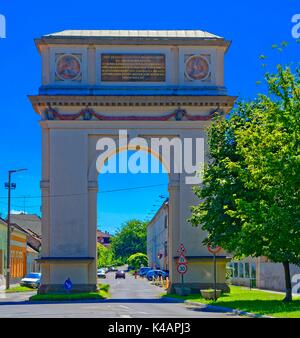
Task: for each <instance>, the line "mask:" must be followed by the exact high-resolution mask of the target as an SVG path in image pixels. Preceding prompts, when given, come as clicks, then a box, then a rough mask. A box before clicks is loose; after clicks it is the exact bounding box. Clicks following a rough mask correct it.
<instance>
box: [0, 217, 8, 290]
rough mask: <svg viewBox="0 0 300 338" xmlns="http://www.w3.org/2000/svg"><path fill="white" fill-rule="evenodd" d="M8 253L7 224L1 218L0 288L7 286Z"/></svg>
mask: <svg viewBox="0 0 300 338" xmlns="http://www.w3.org/2000/svg"><path fill="white" fill-rule="evenodd" d="M6 253H7V224H6V222H5V221H4V220H2V219H1V218H0V287H3V286H4V285H5V276H6Z"/></svg>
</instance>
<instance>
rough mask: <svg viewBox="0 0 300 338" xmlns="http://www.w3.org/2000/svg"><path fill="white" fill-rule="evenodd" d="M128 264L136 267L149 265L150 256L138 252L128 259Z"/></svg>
mask: <svg viewBox="0 0 300 338" xmlns="http://www.w3.org/2000/svg"><path fill="white" fill-rule="evenodd" d="M127 263H128V265H130V266H133V267H134V268H135V269H138V268H140V267H141V266H142V265H143V266H148V257H147V255H145V254H143V253H136V254H133V255H131V256H130V257H129V258H128V260H127Z"/></svg>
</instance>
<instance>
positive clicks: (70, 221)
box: [30, 33, 235, 292]
mask: <svg viewBox="0 0 300 338" xmlns="http://www.w3.org/2000/svg"><path fill="white" fill-rule="evenodd" d="M65 34H70V33H65ZM74 34H75V35H76V33H74ZM89 34H90V33H86V35H87V36H86V37H84V36H82V34H81V35H80V37H77V36H74V35H73V33H72V34H71V35H64V34H62V35H58V36H57V35H55V36H45V37H42V38H41V39H39V40H37V46H38V48H39V50H40V52H41V54H42V58H43V85H42V87H41V88H40V93H39V95H37V96H31V97H30V100H31V102H32V105H33V107H34V109H35V111H36V112H37V113H38V114H39V115H40V116H41V121H40V126H41V128H42V142H43V147H42V149H43V155H42V181H41V189H42V196H43V197H42V237H43V243H42V258H41V260H40V262H41V263H42V285H41V288H40V292H53V291H57V290H62V288H63V283H64V281H65V279H66V278H68V277H70V278H71V280H72V281H73V284H74V288H75V289H76V290H80V291H85V290H95V289H96V288H97V278H96V227H97V217H96V209H97V191H98V182H97V176H98V172H97V170H96V165H95V163H96V159H97V155H98V154H97V149H96V144H97V141H98V140H99V139H101V138H105V137H110V138H112V139H116V138H117V137H118V133H119V131H120V130H126V131H128V135H129V136H128V139H129V140H130V139H133V138H135V137H143V138H145V139H149V138H162V137H165V138H175V137H176V138H178V139H179V140H181V141H183V140H184V139H185V138H190V139H192V140H196V139H198V138H202V139H204V140H206V131H205V129H206V128H207V126H208V125H209V124H210V123H211V117H212V115H213V114H214V113H215V112H216V111H217V112H223V113H227V112H228V111H229V110H230V109H231V107H232V105H233V103H234V100H235V98H234V97H230V96H227V95H226V90H225V87H223V78H222V74H223V55H224V52H225V51H226V49H227V48H228V46H229V43H228V42H227V41H225V40H224V39H222V38H219V37H212V38H211V40H207V39H206V38H205V37H204V36H201V34H200V33H199V36H198V35H197V34H196V37H194V38H188V39H185V38H183V37H181V36H180V37H177V36H175V35H174V36H173V37H172V36H171V34H168V37H165V36H163V37H160V36H158V37H152V38H151V37H149V36H148V37H147V38H146V37H145V38H144V39H141V38H140V37H139V38H138V37H136V36H134V35H133V36H132V37H126V38H125V37H122V38H121V37H117V36H112V35H109V36H102V35H105V34H106V33H97V34H100V36H98V37H96V36H95V34H96V33H93V34H90V35H89ZM101 34H102V35H101ZM116 34H117V33H116ZM118 34H120V33H118ZM151 39H152V40H151ZM158 40H159V41H160V42H158ZM137 41H138V43H137ZM108 42H109V44H110V46H109V47H108V46H107V44H108ZM187 43H188V44H189V47H186V44H187ZM137 44H138V45H137ZM124 45H125V46H124ZM174 46H175V47H174ZM191 46H192V47H191ZM102 50H105V51H106V52H105V53H106V54H105V55H107V53H111V55H116V54H113V53H112V52H111V51H112V50H114V53H116V51H118V53H125V51H126V53H127V55H134V58H135V59H136V57H137V56H136V55H141V56H140V58H139V59H142V58H143V55H144V56H145V55H146V56H147V57H148V59H149V55H150V54H151V53H156V54H157V53H160V54H159V55H161V54H163V55H165V58H162V57H161V56H160V57H159V58H158V59H159V60H160V61H159V62H165V64H164V67H162V66H161V65H160V68H159V67H158V65H156V64H155V62H156V60H155V58H154V59H153V60H154V61H153V60H152V57H151V58H150V59H151V60H152V61H151V62H152V63H151V65H153V64H154V65H155V67H158V68H159V69H160V72H162V71H163V70H162V69H164V72H165V80H164V81H163V76H162V74H161V73H159V74H160V75H159V76H158V75H157V72H158V70H155V71H154V70H153V74H152V76H153V77H155V76H157V82H156V83H155V86H154V85H153V84H149V83H148V82H147V81H148V78H146V77H145V79H144V80H141V81H140V82H141V83H139V86H138V87H137V86H133V83H131V82H130V81H129V80H128V81H127V82H126V83H125V84H124V83H122V81H120V83H115V82H114V83H113V85H110V86H108V84H107V83H104V82H103V79H107V74H104V75H105V76H104V75H103V73H102V76H103V78H101V79H102V80H101V79H99V77H98V76H99V75H97V74H99V63H98V61H99V60H98V59H97V57H98V56H100V54H101V51H102ZM130 50H132V52H130ZM103 53H104V52H103ZM132 53H134V54H132ZM185 53H187V54H185ZM191 53H192V54H194V55H195V57H196V56H197V55H198V56H197V57H198V59H197V60H198V61H197V62H198V63H199V62H200V64H201V62H202V63H203V65H202V66H203V67H204V65H205V67H207V66H208V64H209V61H210V63H211V64H210V67H211V68H210V74H209V75H208V74H206V77H205V78H204V80H203V81H202V79H201V76H200V75H199V76H198V78H195V81H196V87H195V83H193V76H192V73H191V74H190V76H189V77H188V78H186V79H185V77H184V74H182V72H184V70H182V69H183V68H182V63H183V64H184V63H185V64H186V67H187V69H188V70H190V67H191V63H192V62H193V61H192V60H193V58H192V57H191V56H190V54H191ZM156 54H155V55H156ZM208 54H209V55H208ZM101 55H102V54H101ZM103 55H104V54H103ZM118 55H123V54H118ZM184 55H188V56H189V57H186V59H185V56H184ZM112 57H113V56H112ZM147 57H145V60H143V61H141V62H144V63H146V62H149V61H148V59H147ZM106 59H107V57H106V58H105V60H106ZM109 60H110V59H109ZM162 60H164V61H162ZM203 60H204V61H203ZM205 60H206V61H205ZM102 62H103V60H102ZM114 62H115V60H114ZM197 62H196V63H197ZM101 65H102V66H103V63H102V64H101ZM147 67H148V68H147V69H148V70H149V69H150V68H151V67H150V66H149V65H148V66H147ZM149 67H150V68H149ZM153 67H154V66H153ZM155 67H154V68H155ZM205 67H204V69H205ZM155 69H156V68H155ZM66 70H67V71H66ZM118 71H119V70H118ZM74 72H75V73H74ZM72 74H73V75H72ZM130 74H131V73H130ZM75 75H76V76H75ZM70 76H71V78H70ZM73 76H74V78H72V77H73ZM132 76H133V77H134V74H133V75H132ZM209 80H210V81H211V83H209V85H208V82H207V81H209ZM143 81H144V82H143ZM160 81H161V83H159V82H160ZM185 81H186V82H185ZM178 107H180V108H178ZM205 147H207V146H206V142H205ZM206 151H207V149H206ZM194 155H195V154H194ZM188 176H189V174H188V173H185V172H182V173H177V172H176V173H175V172H170V175H169V195H170V197H169V198H170V202H169V205H170V206H169V225H170V231H169V238H168V246H169V249H168V251H169V268H170V281H171V289H172V288H173V287H174V286H176V284H178V283H180V275H179V274H178V272H177V269H176V260H177V258H178V253H177V248H178V246H179V245H180V243H184V244H185V246H186V248H187V250H188V260H189V272H188V274H187V275H186V277H185V284H186V285H187V286H190V287H192V288H193V289H195V290H199V288H202V287H209V286H211V285H212V277H211V274H212V259H211V257H210V255H209V254H208V252H207V248H206V247H204V246H203V245H202V239H203V238H204V237H205V233H203V232H202V230H201V229H200V228H193V227H191V225H190V224H189V223H188V222H187V218H188V217H189V215H190V206H191V205H193V204H195V203H197V202H198V201H197V200H196V198H195V195H194V193H193V192H192V185H191V184H186V182H187V177H188ZM225 264H226V256H225V255H223V256H221V257H220V258H219V260H218V284H219V287H220V288H225V287H226V285H225Z"/></svg>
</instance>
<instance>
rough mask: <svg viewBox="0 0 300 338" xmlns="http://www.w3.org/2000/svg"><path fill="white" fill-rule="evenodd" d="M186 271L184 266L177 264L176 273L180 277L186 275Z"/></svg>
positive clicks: (186, 268)
mask: <svg viewBox="0 0 300 338" xmlns="http://www.w3.org/2000/svg"><path fill="white" fill-rule="evenodd" d="M187 270H188V267H187V265H186V264H179V265H178V266H177V271H178V272H179V273H180V274H181V275H184V274H186V273H187Z"/></svg>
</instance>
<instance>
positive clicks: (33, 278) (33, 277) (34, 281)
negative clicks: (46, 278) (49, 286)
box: [20, 272, 42, 288]
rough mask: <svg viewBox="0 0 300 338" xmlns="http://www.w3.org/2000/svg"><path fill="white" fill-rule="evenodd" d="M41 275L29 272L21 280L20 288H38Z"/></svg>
mask: <svg viewBox="0 0 300 338" xmlns="http://www.w3.org/2000/svg"><path fill="white" fill-rule="evenodd" d="M41 278H42V274H41V273H38V272H31V273H29V274H27V275H26V276H25V277H24V278H22V279H21V282H20V285H21V286H28V287H30V288H38V287H39V286H40V284H41Z"/></svg>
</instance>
